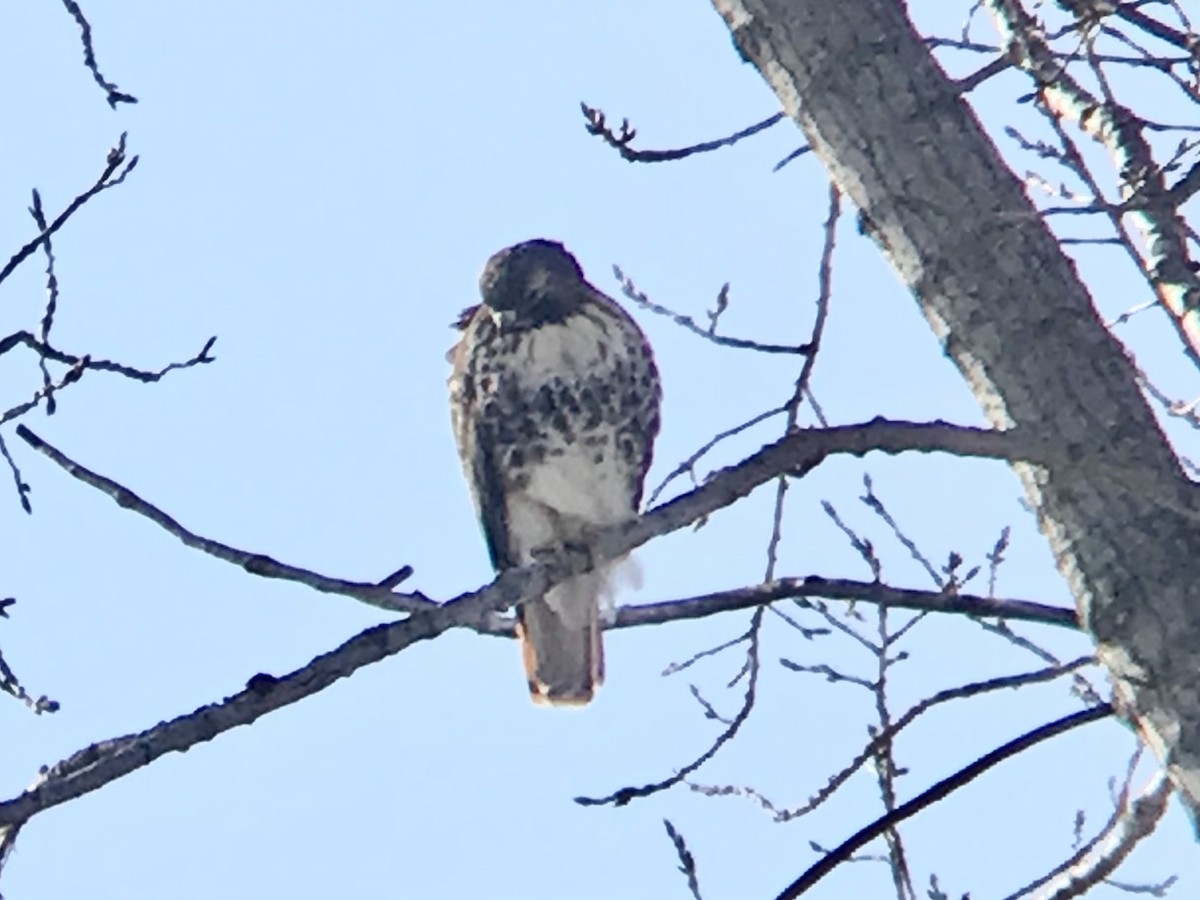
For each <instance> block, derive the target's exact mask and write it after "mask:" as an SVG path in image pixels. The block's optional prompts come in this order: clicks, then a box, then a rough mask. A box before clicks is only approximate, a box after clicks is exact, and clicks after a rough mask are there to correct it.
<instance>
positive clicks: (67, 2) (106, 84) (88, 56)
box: [62, 0, 138, 109]
mask: <svg viewBox="0 0 1200 900" xmlns="http://www.w3.org/2000/svg"><path fill="white" fill-rule="evenodd" d="M62 5H63V6H64V7H66V10H67V12H69V13H70V14H71V18H73V19H74V20H75V24H77V25H78V26H79V40H80V41H81V42H82V43H83V64H84V65H85V66H87V68H88V71H89V72H91V73H92V78H93V79H94V80H95V82H96V84H98V85H100V87H102V88H103V89H104V93H105V95H106V96H105V99H106V100H108V105H109V106H111V107H112V108H113V109H116V108H117V104H118V103H137V102H138V100H137V97H135V96H133V94H126V93H124V92H123V91H121V90H119V89H118V88H117V86H116V85H115V84H113V83H112V82H111V81H109V80H108V79H107V78H105V77H104V76H103V75H102V74H100V66H99V65H98V64H97V63H96V50H95V48H94V47H93V46H92V26H91V24H90V23H89V22H88V20H87V18H86V17H85V16H84V14H83V10H82V9H80V8H79V4H78V3H76V2H75V0H62Z"/></svg>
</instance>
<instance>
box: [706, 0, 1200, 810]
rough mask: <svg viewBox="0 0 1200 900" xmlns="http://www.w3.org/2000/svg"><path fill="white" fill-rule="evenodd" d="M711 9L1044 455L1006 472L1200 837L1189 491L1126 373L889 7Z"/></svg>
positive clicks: (804, 3)
mask: <svg viewBox="0 0 1200 900" xmlns="http://www.w3.org/2000/svg"><path fill="white" fill-rule="evenodd" d="M714 4H715V6H716V7H717V9H718V10H719V11H720V12H721V14H722V15H723V16H724V18H725V21H726V22H727V24H728V25H729V27H730V29H731V31H732V32H733V37H734V41H735V44H736V45H737V47H738V48H739V49H740V51H741V52H742V54H743V56H744V57H745V58H746V59H747V60H748V61H750V62H751V63H753V64H754V65H755V66H756V67H757V68H758V70H759V71H760V72H761V73H763V76H764V78H765V79H766V80H767V82H768V83H769V84H770V85H771V87H772V88H774V90H775V93H776V95H777V96H778V97H779V99H780V101H781V102H782V103H783V106H784V109H785V110H787V112H788V113H789V114H790V115H791V116H792V117H793V118H794V119H795V120H796V121H797V122H798V123H799V124H800V126H801V128H802V129H803V131H804V133H805V136H806V137H807V138H808V142H809V144H810V146H811V147H812V148H813V151H814V153H816V154H817V156H818V157H819V158H820V159H821V161H822V163H824V165H825V166H826V167H827V168H828V169H829V171H830V172H831V175H832V177H833V179H834V181H835V182H836V183H837V184H838V185H839V186H840V187H841V188H842V189H843V190H844V191H845V192H846V193H847V195H848V196H849V197H850V198H851V199H852V200H853V201H854V203H855V204H856V205H857V206H858V208H859V210H860V211H861V213H862V220H863V222H864V224H865V228H866V230H867V231H868V233H870V234H871V235H872V236H873V237H874V238H875V239H876V240H877V242H878V243H879V245H880V246H881V248H882V249H883V250H884V252H885V254H887V256H888V258H889V260H890V262H891V263H892V265H893V267H894V268H895V269H896V271H897V272H898V274H899V275H900V277H901V278H902V279H903V280H904V282H905V283H906V284H907V285H908V286H909V287H910V288H911V290H912V291H913V293H914V294H915V296H916V298H917V300H918V302H919V304H920V306H921V308H922V310H923V312H924V313H925V316H926V317H927V318H928V320H929V322H930V325H931V327H932V328H933V330H934V332H935V333H936V334H937V336H938V337H939V339H940V340H941V341H942V342H943V345H944V347H945V350H946V353H947V355H948V356H949V357H950V358H951V359H952V360H953V361H954V362H955V364H956V365H957V366H958V367H959V369H960V371H961V372H962V374H963V376H964V378H965V379H966V381H967V382H968V384H969V385H970V387H971V389H972V390H973V392H974V393H975V395H976V398H977V399H978V400H979V402H980V404H981V406H982V408H983V409H984V411H985V413H986V414H987V416H988V417H989V418H990V419H991V421H992V422H993V423H994V424H995V425H996V426H997V427H998V428H1004V429H1014V430H1015V431H1017V432H1018V433H1020V434H1021V435H1022V436H1023V437H1024V438H1026V439H1028V438H1030V437H1031V436H1036V437H1037V439H1038V440H1037V443H1038V444H1039V449H1041V448H1042V444H1043V442H1044V443H1045V444H1054V445H1057V446H1058V447H1059V451H1058V452H1057V453H1054V452H1053V451H1046V452H1045V455H1043V456H1042V457H1041V458H1040V459H1039V460H1038V462H1039V463H1040V465H1038V466H1030V465H1026V464H1021V463H1018V464H1016V465H1015V466H1014V468H1015V470H1016V471H1017V474H1018V475H1019V476H1020V477H1021V479H1022V481H1023V482H1024V484H1025V488H1026V492H1027V495H1028V497H1029V499H1030V503H1031V506H1032V507H1033V508H1034V509H1035V510H1036V512H1037V515H1038V519H1039V524H1040V526H1041V529H1042V532H1043V533H1044V534H1045V535H1046V536H1047V538H1048V539H1049V541H1050V545H1051V549H1052V550H1053V552H1054V554H1055V556H1056V558H1057V560H1058V564H1059V569H1060V571H1062V572H1063V574H1064V576H1065V577H1066V578H1067V581H1068V585H1069V587H1070V589H1071V592H1072V594H1073V595H1074V596H1075V599H1076V603H1077V606H1078V609H1079V611H1080V614H1081V617H1082V619H1083V621H1084V623H1085V625H1086V627H1087V628H1088V630H1089V632H1090V633H1091V634H1092V636H1093V638H1094V640H1095V641H1096V644H1097V650H1098V656H1099V658H1100V660H1101V661H1102V662H1103V663H1104V664H1105V666H1106V667H1107V668H1108V670H1109V671H1110V673H1111V674H1112V675H1113V676H1114V687H1115V691H1116V694H1117V697H1118V702H1119V705H1120V706H1121V708H1122V709H1123V710H1128V711H1129V712H1130V713H1131V715H1132V718H1133V719H1134V720H1135V723H1136V725H1137V727H1138V730H1139V731H1140V733H1141V734H1142V735H1143V737H1144V738H1145V739H1146V740H1147V741H1148V742H1149V744H1150V745H1151V747H1152V748H1153V749H1154V750H1155V752H1156V753H1157V754H1158V756H1159V759H1161V760H1163V761H1164V762H1165V763H1166V764H1167V766H1168V771H1169V774H1170V777H1171V780H1172V782H1173V783H1174V784H1175V787H1176V789H1177V790H1178V791H1179V792H1180V795H1181V797H1182V799H1183V801H1184V803H1185V806H1186V807H1187V809H1188V810H1189V811H1190V813H1191V815H1192V817H1193V821H1194V823H1195V825H1196V826H1197V828H1198V829H1200V694H1198V693H1197V692H1196V690H1195V672H1196V671H1197V669H1198V668H1200V604H1198V603H1197V602H1196V597H1197V594H1196V585H1197V584H1200V528H1197V521H1198V515H1197V498H1196V490H1195V488H1194V487H1193V486H1192V485H1191V484H1190V483H1189V482H1188V481H1187V479H1186V478H1185V477H1184V475H1183V473H1182V471H1181V470H1180V466H1179V463H1178V461H1177V459H1176V458H1175V455H1174V453H1173V452H1172V450H1171V448H1170V446H1169V444H1168V443H1167V441H1166V439H1165V438H1164V436H1163V434H1162V432H1161V431H1160V429H1159V427H1158V424H1157V422H1156V420H1155V417H1154V414H1153V412H1152V410H1151V409H1150V408H1149V406H1148V405H1147V403H1146V401H1145V399H1144V398H1143V396H1142V395H1141V392H1140V391H1139V389H1138V386H1137V381H1136V372H1135V371H1134V369H1133V366H1132V365H1131V364H1130V362H1129V360H1128V359H1127V358H1126V356H1125V354H1124V352H1123V350H1122V348H1121V347H1120V345H1119V344H1118V343H1117V341H1116V340H1115V339H1114V338H1113V337H1112V336H1111V335H1110V334H1109V333H1108V332H1107V331H1106V330H1105V328H1104V326H1103V323H1102V322H1100V321H1099V319H1098V318H1097V316H1096V313H1095V311H1094V309H1093V306H1092V302H1091V298H1090V297H1089V295H1088V292H1087V290H1086V289H1085V287H1084V286H1083V285H1082V284H1081V283H1080V281H1079V278H1078V276H1077V274H1076V271H1075V268H1074V266H1073V265H1072V263H1071V262H1070V260H1068V259H1067V257H1066V256H1065V255H1064V254H1063V252H1062V249H1061V248H1060V247H1059V245H1058V242H1057V241H1056V240H1055V238H1054V236H1053V235H1052V234H1051V233H1050V231H1049V230H1048V228H1047V227H1046V225H1045V222H1044V221H1043V220H1042V219H1041V218H1040V217H1039V216H1038V215H1037V214H1036V211H1035V210H1034V209H1033V207H1032V206H1031V205H1030V203H1029V202H1028V200H1027V199H1026V197H1025V195H1024V191H1023V189H1022V186H1021V184H1020V182H1019V181H1018V180H1017V179H1016V178H1015V177H1014V176H1013V175H1012V173H1011V172H1010V171H1009V170H1008V168H1007V166H1006V165H1005V163H1004V160H1003V159H1002V158H1001V157H1000V155H999V153H998V152H997V151H996V148H995V147H994V145H993V144H992V142H991V141H990V140H989V139H988V137H987V135H986V134H985V133H984V131H983V129H982V128H981V126H980V125H979V123H978V121H977V120H976V119H975V117H974V115H973V114H972V112H971V110H970V109H969V108H968V107H967V105H966V104H965V103H964V102H963V100H962V98H961V97H960V96H959V95H958V93H957V90H956V88H955V86H954V85H953V84H952V83H951V82H950V81H949V80H948V79H947V78H946V76H945V73H944V72H943V71H942V70H941V69H940V68H939V67H938V66H937V64H936V63H935V62H934V60H933V59H932V57H931V56H930V52H929V50H928V48H926V47H925V45H924V42H923V41H922V39H921V37H920V36H919V35H917V34H916V33H915V31H914V29H913V28H912V26H911V24H910V23H909V22H908V21H907V20H906V19H905V17H904V8H903V5H902V4H899V3H896V2H895V0H848V2H844V3H838V4H831V3H828V2H825V0H714ZM993 5H994V6H999V5H1000V4H999V2H998V0H997V2H996V3H994V4H993ZM1004 5H1005V6H1008V5H1009V4H1004ZM881 46H885V47H887V48H888V52H887V53H880V52H879V48H880V47H881ZM1141 174H1144V173H1139V175H1141ZM914 185H920V192H919V193H917V192H915V191H914V190H913V186H914ZM967 186H969V189H967ZM1070 448H1074V449H1073V450H1072V449H1070ZM1072 453H1075V454H1077V458H1084V457H1086V458H1088V459H1092V458H1093V454H1100V455H1101V456H1102V457H1103V458H1104V459H1105V460H1106V461H1107V462H1108V463H1109V466H1108V467H1107V470H1108V474H1107V475H1105V476H1098V475H1097V472H1098V470H1097V469H1095V468H1093V467H1092V464H1091V463H1087V464H1081V463H1080V462H1076V463H1072V462H1070V461H1069V460H1068V457H1070V456H1071V455H1072ZM1198 833H1200V831H1198Z"/></svg>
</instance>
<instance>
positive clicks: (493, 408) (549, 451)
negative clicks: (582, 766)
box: [449, 240, 662, 705]
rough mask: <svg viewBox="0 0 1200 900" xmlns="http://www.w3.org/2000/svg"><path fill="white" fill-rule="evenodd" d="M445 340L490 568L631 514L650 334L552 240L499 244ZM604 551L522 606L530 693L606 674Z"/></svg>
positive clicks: (463, 452)
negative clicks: (584, 569)
mask: <svg viewBox="0 0 1200 900" xmlns="http://www.w3.org/2000/svg"><path fill="white" fill-rule="evenodd" d="M479 290H480V294H481V295H482V297H483V302H482V303H481V304H479V305H478V306H473V307H471V308H469V309H467V310H466V311H464V312H463V314H462V317H461V318H460V319H459V321H458V323H457V327H458V328H459V329H460V330H461V331H462V333H463V334H462V338H461V339H460V340H459V342H458V343H457V344H456V345H455V347H454V348H453V349H452V350H451V351H450V356H449V359H450V360H451V362H452V363H453V373H452V374H451V376H450V411H451V419H452V421H453V426H454V437H455V439H456V440H457V441H458V450H459V455H460V456H461V457H462V462H463V470H464V472H465V473H466V476H467V482H468V484H469V485H470V488H471V496H472V498H473V499H474V501H475V508H476V511H477V512H478V514H479V520H480V523H481V524H482V526H483V533H484V537H485V538H486V539H487V545H488V551H489V552H490V554H491V557H492V565H493V566H494V567H495V568H496V570H497V571H501V570H504V569H509V568H514V567H517V566H522V565H527V564H528V563H530V562H533V561H534V560H535V554H536V553H537V552H538V551H539V550H543V549H549V548H553V547H557V546H560V545H564V544H565V545H571V544H576V545H578V544H580V543H582V542H584V541H586V538H587V535H588V534H589V533H590V531H591V530H593V529H595V528H598V527H603V526H606V525H614V524H617V523H619V522H624V521H627V520H629V519H632V518H633V517H635V516H636V515H637V512H638V505H639V503H640V502H641V497H642V481H643V479H645V477H646V470H647V469H649V468H650V456H651V452H652V450H653V444H654V437H655V435H656V434H658V425H659V402H660V400H661V397H662V390H661V388H660V386H659V381H658V371H657V369H656V368H655V366H654V357H653V356H652V354H651V352H650V347H649V345H648V344H647V343H646V336H645V335H644V334H642V332H641V330H640V329H639V328H638V327H637V325H636V324H635V323H634V321H633V319H631V318H630V317H629V316H628V315H627V314H626V313H625V311H624V310H623V309H621V307H620V306H618V305H617V303H616V302H615V301H613V300H612V299H611V298H609V297H607V296H605V295H604V294H602V293H601V292H600V291H598V290H596V288H594V287H592V286H591V285H590V284H588V282H587V281H586V280H585V279H584V277H583V271H582V270H581V269H580V268H579V263H577V262H576V261H575V257H573V256H572V255H571V254H570V253H568V252H567V251H566V249H565V248H564V247H563V246H562V244H556V243H554V242H553V241H547V240H533V241H526V242H524V243H521V244H516V245H515V246H512V247H508V248H506V249H504V250H501V251H500V252H499V253H497V254H496V255H495V256H493V257H492V258H491V259H489V260H488V262H487V265H486V266H485V267H484V270H483V275H482V277H481V278H480V280H479ZM613 568H614V564H613V563H608V564H606V565H603V566H601V567H599V568H598V569H596V570H594V571H592V572H588V573H587V574H585V575H581V576H578V577H576V578H573V579H570V580H568V581H566V582H564V583H562V584H560V585H558V586H557V587H554V588H552V589H551V590H550V591H549V592H548V593H547V594H546V595H545V596H544V597H539V598H537V599H534V600H531V601H529V602H528V603H526V604H524V605H523V606H521V607H520V609H519V613H518V625H517V635H518V638H519V639H520V641H521V649H522V656H523V658H524V661H525V676H526V678H527V679H528V681H529V690H530V693H531V694H532V696H533V700H534V702H536V703H550V704H575V705H579V704H584V703H587V702H588V701H589V700H591V699H592V694H593V693H594V691H595V690H596V688H597V687H598V686H599V685H600V683H601V682H602V681H603V680H604V651H603V645H602V643H601V634H600V631H601V626H600V621H599V612H600V601H601V598H602V596H603V595H604V594H605V592H606V590H607V589H608V578H609V576H610V575H611V573H612V571H613Z"/></svg>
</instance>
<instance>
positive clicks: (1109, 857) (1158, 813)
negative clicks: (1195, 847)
mask: <svg viewBox="0 0 1200 900" xmlns="http://www.w3.org/2000/svg"><path fill="white" fill-rule="evenodd" d="M1171 791H1172V787H1171V781H1170V779H1169V778H1167V775H1166V773H1165V772H1163V771H1159V772H1157V773H1156V774H1155V776H1154V779H1153V780H1152V781H1151V783H1150V785H1149V786H1148V787H1147V788H1146V790H1145V791H1144V792H1143V793H1142V794H1141V796H1139V797H1137V798H1135V799H1134V800H1133V801H1132V802H1129V803H1124V804H1122V805H1121V806H1120V807H1119V808H1118V815H1117V816H1116V818H1115V820H1114V821H1113V822H1112V824H1111V827H1108V828H1106V829H1105V830H1104V831H1102V832H1101V834H1100V835H1098V836H1097V837H1098V838H1099V840H1097V841H1096V842H1093V843H1090V844H1089V845H1088V846H1087V847H1085V848H1083V849H1082V850H1081V851H1080V852H1079V853H1077V854H1075V856H1073V857H1072V860H1071V864H1070V865H1069V866H1068V867H1067V869H1066V871H1065V872H1063V873H1062V875H1061V876H1060V878H1059V879H1057V880H1056V881H1055V882H1052V883H1051V884H1050V885H1049V886H1048V887H1047V888H1045V889H1044V890H1043V893H1042V896H1043V897H1045V898H1046V900H1070V898H1072V897H1082V896H1083V895H1084V894H1085V893H1086V892H1087V891H1088V890H1090V889H1091V888H1093V887H1095V886H1096V885H1097V884H1099V883H1100V882H1101V881H1104V880H1105V879H1106V878H1108V876H1109V875H1111V874H1112V873H1113V872H1115V871H1116V870H1117V867H1118V866H1120V865H1121V863H1123V862H1124V861H1125V859H1126V858H1127V857H1128V856H1129V854H1130V853H1131V852H1133V849H1134V848H1135V847H1136V846H1137V845H1138V844H1139V843H1141V841H1142V840H1143V839H1145V838H1147V837H1149V836H1150V835H1151V834H1153V833H1154V829H1155V828H1156V827H1157V826H1158V823H1159V821H1160V820H1161V819H1162V817H1163V815H1164V814H1165V813H1166V811H1167V804H1168V802H1169V801H1170V799H1171ZM1174 880H1175V879H1174V878H1171V879H1169V880H1168V882H1167V884H1168V886H1169V885H1170V883H1172V882H1174ZM1158 896H1161V894H1159V895H1158Z"/></svg>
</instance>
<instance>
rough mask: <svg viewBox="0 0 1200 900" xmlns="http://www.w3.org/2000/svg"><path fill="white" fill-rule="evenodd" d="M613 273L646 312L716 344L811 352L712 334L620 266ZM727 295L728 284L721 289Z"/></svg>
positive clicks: (762, 350)
mask: <svg viewBox="0 0 1200 900" xmlns="http://www.w3.org/2000/svg"><path fill="white" fill-rule="evenodd" d="M613 274H614V275H615V276H616V278H617V281H618V282H620V285H621V293H622V294H624V295H625V296H626V297H628V298H629V299H630V300H632V301H633V302H634V303H636V304H637V305H638V306H640V307H641V308H642V309H644V310H647V311H648V312H652V313H656V314H658V315H660V316H667V317H668V318H669V319H671V320H672V321H673V322H674V323H675V324H676V325H679V326H681V327H683V328H686V329H687V330H688V331H690V332H692V334H697V335H699V336H700V337H702V338H704V339H705V340H707V341H711V342H712V343H714V344H718V345H720V346H722V347H733V348H735V349H737V350H756V351H758V352H759V353H790V354H795V355H799V356H806V355H808V354H809V353H811V352H812V348H811V347H809V346H808V344H799V345H789V344H764V343H761V342H759V341H750V340H746V339H745V338H734V337H726V336H725V335H721V334H714V333H713V332H712V331H711V330H710V329H707V328H703V327H701V326H700V325H698V324H696V320H695V319H693V318H692V317H691V316H685V315H682V314H681V313H677V312H675V311H674V310H673V309H668V308H667V307H665V306H662V305H660V304H658V303H655V302H654V301H652V300H651V299H650V298H649V297H647V296H646V295H645V294H644V293H642V291H640V290H638V287H637V285H636V284H634V283H633V280H632V279H631V278H629V276H627V275H626V274H625V273H624V272H623V271H621V267H620V266H613ZM722 290H723V291H724V292H725V293H726V295H727V296H728V285H727V286H726V287H725V288H723V289H722Z"/></svg>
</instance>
